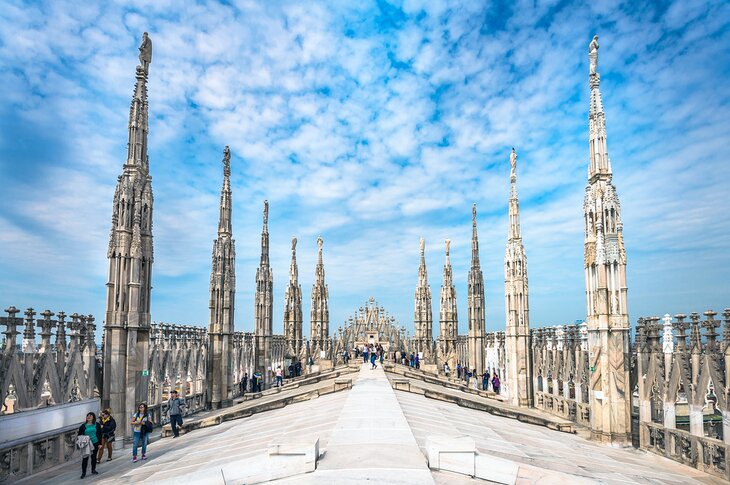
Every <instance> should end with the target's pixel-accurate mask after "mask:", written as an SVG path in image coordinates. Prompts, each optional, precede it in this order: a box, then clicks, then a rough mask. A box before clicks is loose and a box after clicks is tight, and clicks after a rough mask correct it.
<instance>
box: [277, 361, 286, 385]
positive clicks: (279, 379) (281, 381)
mask: <svg viewBox="0 0 730 485" xmlns="http://www.w3.org/2000/svg"><path fill="white" fill-rule="evenodd" d="M283 385H284V374H283V371H282V370H281V366H279V367H277V368H276V387H281V386H283Z"/></svg>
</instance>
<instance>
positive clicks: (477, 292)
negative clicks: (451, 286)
mask: <svg viewBox="0 0 730 485" xmlns="http://www.w3.org/2000/svg"><path fill="white" fill-rule="evenodd" d="M471 213H472V220H471V224H472V236H471V268H470V269H469V277H468V285H469V287H468V297H467V298H468V301H467V308H468V311H469V315H468V316H469V333H468V337H467V341H468V344H469V362H468V365H469V368H470V369H472V370H473V369H476V371H477V373H478V374H479V375H481V374H482V373H483V372H484V333H485V320H484V276H483V275H482V270H481V268H480V266H479V239H478V237H477V205H476V204H474V205H473V207H472V211H471Z"/></svg>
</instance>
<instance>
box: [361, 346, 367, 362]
mask: <svg viewBox="0 0 730 485" xmlns="http://www.w3.org/2000/svg"><path fill="white" fill-rule="evenodd" d="M367 362H368V348H367V346H365V347H363V348H362V363H363V364H367Z"/></svg>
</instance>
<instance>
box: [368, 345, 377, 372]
mask: <svg viewBox="0 0 730 485" xmlns="http://www.w3.org/2000/svg"><path fill="white" fill-rule="evenodd" d="M377 358H378V356H377V355H376V353H375V349H370V370H372V369H377V368H378V366H377V364H376V363H375V359H377Z"/></svg>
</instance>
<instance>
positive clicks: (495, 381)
mask: <svg viewBox="0 0 730 485" xmlns="http://www.w3.org/2000/svg"><path fill="white" fill-rule="evenodd" d="M443 369H444V375H445V376H446V377H447V378H449V377H450V376H451V368H450V367H449V364H448V362H444V368H443ZM456 378H457V379H459V380H463V381H464V383H465V384H466V385H467V386H469V385H470V384H471V386H472V387H474V389H479V386H478V384H477V381H478V374H477V371H476V369H472V370H470V369H469V368H468V367H464V366H462V365H461V362H457V363H456ZM490 383H491V385H492V390H493V391H494V392H495V393H496V394H499V389H500V381H499V375H498V374H497V373H496V372H495V373H494V374H491V373H490V372H489V369H487V370H485V371H484V373H483V374H482V387H481V389H482V390H483V391H488V390H489V384H490Z"/></svg>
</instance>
